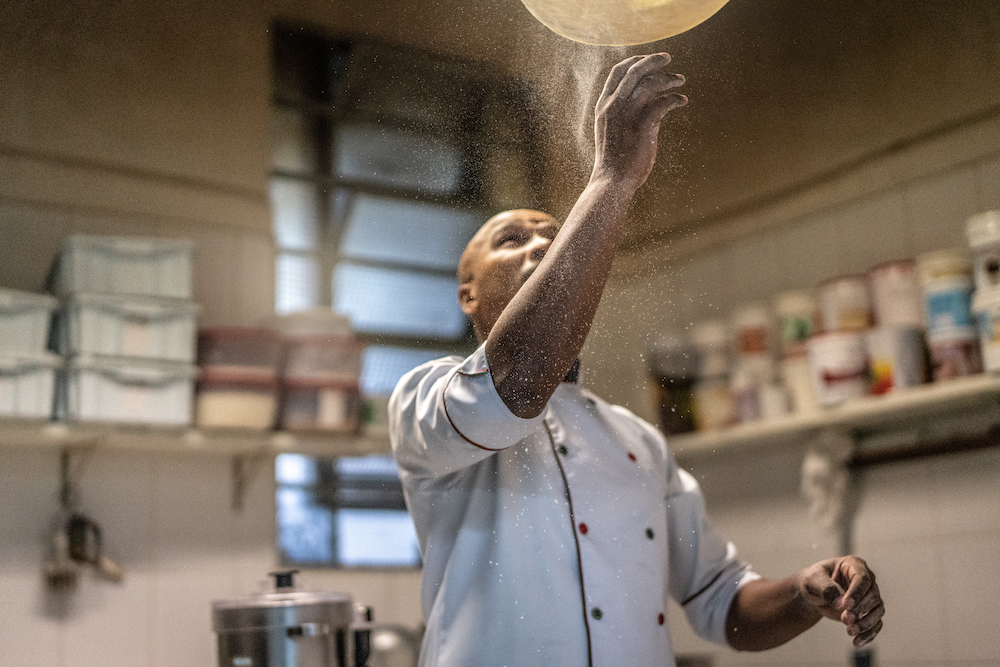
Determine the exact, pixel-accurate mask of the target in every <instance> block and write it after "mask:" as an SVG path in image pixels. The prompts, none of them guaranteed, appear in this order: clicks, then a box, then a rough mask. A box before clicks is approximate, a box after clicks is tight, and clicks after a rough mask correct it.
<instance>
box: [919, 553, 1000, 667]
mask: <svg viewBox="0 0 1000 667" xmlns="http://www.w3.org/2000/svg"><path fill="white" fill-rule="evenodd" d="M939 548H940V553H941V558H940V575H939V576H940V577H941V581H942V588H943V590H942V594H941V600H942V604H941V607H942V608H943V609H944V612H945V617H946V619H947V626H946V628H945V630H946V632H947V640H948V645H949V646H950V648H951V656H950V657H953V658H955V659H958V660H997V659H998V657H1000V632H997V624H996V618H995V616H996V614H995V613H994V612H995V610H996V608H997V607H996V601H997V600H1000V577H998V576H997V564H998V563H1000V534H984V535H970V536H955V537H953V538H951V539H949V540H945V541H943V542H942V543H941V545H940V547H939ZM914 574H915V575H916V574H918V573H916V572H915V573H914ZM925 578H926V573H925ZM913 581H919V580H917V579H914V580H913ZM910 585H911V586H912V585H913V584H912V581H911V582H910ZM918 588H919V586H914V589H918Z"/></svg>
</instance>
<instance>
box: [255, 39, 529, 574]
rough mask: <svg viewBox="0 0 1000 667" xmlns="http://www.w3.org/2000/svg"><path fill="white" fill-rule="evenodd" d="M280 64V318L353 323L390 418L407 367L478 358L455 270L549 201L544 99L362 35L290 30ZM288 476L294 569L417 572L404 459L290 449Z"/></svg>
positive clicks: (277, 54)
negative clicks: (475, 239) (521, 215)
mask: <svg viewBox="0 0 1000 667" xmlns="http://www.w3.org/2000/svg"><path fill="white" fill-rule="evenodd" d="M273 55H274V62H273V68H274V96H273V118H272V134H271V139H272V150H271V181H270V201H271V207H272V212H273V214H272V220H273V235H274V243H275V249H276V252H275V309H276V311H277V312H278V313H279V314H287V313H292V312H295V311H299V310H305V309H310V308H315V307H331V308H333V309H334V310H336V311H337V312H340V313H342V314H344V315H347V316H348V317H349V318H350V320H351V324H352V326H353V328H354V329H355V331H356V332H358V334H359V335H360V336H361V337H362V338H363V339H364V340H365V341H366V342H367V344H368V346H367V349H366V352H365V355H364V358H363V362H362V370H361V391H362V393H363V394H364V395H365V397H366V399H367V400H369V401H370V402H371V404H372V406H373V407H374V410H373V413H375V414H376V415H378V414H380V411H382V412H384V408H385V400H386V399H387V397H388V394H389V393H390V392H391V391H392V389H393V387H394V386H395V384H396V382H397V381H398V380H399V378H400V377H402V375H403V374H404V373H406V372H407V371H409V370H410V369H412V368H413V367H415V366H417V365H419V364H421V363H423V362H425V361H429V360H431V359H434V358H437V357H440V356H443V355H445V354H449V353H459V354H468V353H470V352H471V351H472V350H473V349H474V347H475V337H474V334H473V332H472V328H471V326H470V325H469V323H468V322H467V319H466V317H465V315H464V314H463V313H462V311H461V308H460V307H459V303H458V282H457V278H456V275H455V273H456V270H457V268H458V261H459V257H460V256H461V253H462V250H463V249H464V248H465V245H466V243H467V242H468V240H469V239H470V238H471V237H472V235H473V234H474V233H475V231H476V230H477V229H478V228H479V226H480V225H481V224H482V223H483V222H484V221H485V220H486V219H487V218H488V217H489V216H490V215H492V214H493V213H495V212H496V211H499V210H503V209H507V208H515V207H539V193H540V187H539V184H540V175H541V174H540V166H541V165H540V161H539V159H538V158H539V154H538V151H537V150H536V148H535V147H536V145H537V142H536V141H535V139H534V134H533V131H532V128H533V127H535V126H536V125H537V123H536V122H535V120H534V118H533V116H532V106H533V105H532V104H531V102H530V96H529V95H528V93H527V90H526V89H525V88H524V87H523V86H521V85H519V84H517V83H516V82H513V81H510V80H506V79H504V78H501V77H498V76H495V75H492V74H490V73H489V72H488V71H487V70H486V69H485V68H484V67H483V66H482V65H481V64H470V63H463V62H458V61H456V60H454V59H446V58H439V57H435V56H433V55H431V54H428V53H424V52H419V51H415V50H403V49H400V48H396V47H392V46H389V45H385V44H378V43H374V42H370V41H367V40H362V39H352V40H338V39H330V38H327V37H325V36H322V35H317V34H312V33H309V32H308V31H305V30H302V29H300V28H297V27H289V26H285V25H278V26H275V30H274V41H273ZM389 464H392V465H389ZM379 466H381V467H379ZM362 470H364V471H367V472H361V471H362ZM275 474H276V478H277V481H278V492H277V493H278V495H277V501H278V517H277V518H278V533H279V545H280V549H281V553H282V558H283V559H284V560H285V561H286V562H287V563H288V564H295V565H326V566H331V565H332V566H341V567H350V566H381V565H390V566H413V565H416V564H418V559H419V555H418V554H417V551H416V547H415V544H416V541H415V537H414V536H413V534H412V531H413V527H412V522H411V521H410V519H409V517H408V516H407V514H406V511H405V508H404V505H403V501H402V493H401V491H400V486H399V480H398V478H396V476H395V475H396V473H395V464H394V463H392V460H391V458H388V459H384V458H383V459H375V458H370V457H366V458H364V459H346V458H342V459H336V460H331V459H313V458H309V457H305V456H298V455H291V454H283V455H281V456H280V457H278V462H277V464H276V470H275ZM415 558H416V559H417V560H414V559H415Z"/></svg>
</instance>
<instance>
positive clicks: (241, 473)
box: [232, 448, 271, 512]
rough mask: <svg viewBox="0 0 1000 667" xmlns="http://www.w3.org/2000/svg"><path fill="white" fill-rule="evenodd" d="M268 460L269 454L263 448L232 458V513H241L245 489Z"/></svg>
mask: <svg viewBox="0 0 1000 667" xmlns="http://www.w3.org/2000/svg"><path fill="white" fill-rule="evenodd" d="M270 459H271V454H270V453H268V451H267V450H266V449H263V448H262V449H258V450H256V451H253V452H247V453H243V454H236V455H235V456H233V468H232V473H233V497H232V507H233V511H235V512H242V511H243V500H244V498H245V497H246V493H247V487H248V486H249V485H250V482H251V481H252V480H253V478H254V477H255V476H256V475H257V473H258V472H259V471H260V469H261V468H262V467H263V465H264V463H265V462H266V461H268V460H270Z"/></svg>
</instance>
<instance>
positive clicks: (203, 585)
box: [152, 568, 250, 667]
mask: <svg viewBox="0 0 1000 667" xmlns="http://www.w3.org/2000/svg"><path fill="white" fill-rule="evenodd" d="M248 593H250V591H245V592H244V594H248ZM238 597H243V594H234V592H233V590H232V570H231V569H228V568H224V569H217V570H212V569H207V568H202V569H200V570H198V571H174V572H169V573H165V572H159V573H158V575H157V577H156V585H155V601H154V603H153V610H152V613H153V616H154V618H155V631H154V633H153V642H152V643H153V646H152V652H153V656H154V661H153V664H155V665H156V666H157V667H170V666H171V665H205V666H206V667H207V666H209V665H214V664H217V662H218V659H217V657H216V656H217V653H216V634H215V633H214V632H213V630H212V602H214V601H216V600H231V599H235V598H238Z"/></svg>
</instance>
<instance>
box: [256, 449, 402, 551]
mask: <svg viewBox="0 0 1000 667" xmlns="http://www.w3.org/2000/svg"><path fill="white" fill-rule="evenodd" d="M274 469H275V480H276V481H277V483H278V491H277V496H276V499H277V507H278V545H279V548H280V551H281V559H282V562H283V563H284V564H286V565H300V566H315V565H323V566H327V565H333V566H339V567H417V566H419V565H420V547H419V545H418V543H417V535H416V532H415V531H414V528H413V522H412V521H411V520H410V516H409V514H407V512H406V507H405V505H404V504H403V489H402V486H401V484H400V482H399V477H398V475H397V473H396V462H395V461H394V460H393V459H392V457H391V456H363V457H345V458H337V459H314V458H312V457H309V456H304V455H301V454H279V455H278V457H277V458H276V460H275V468H274Z"/></svg>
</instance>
